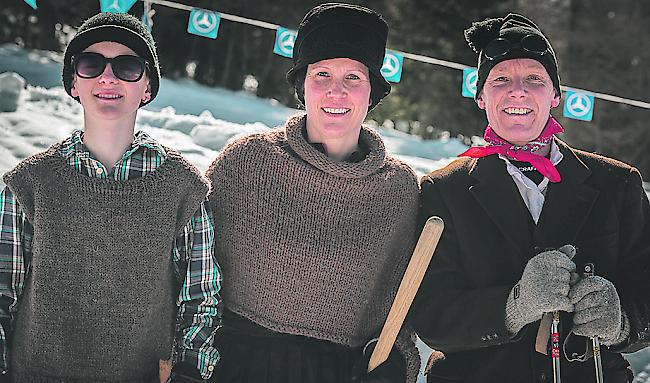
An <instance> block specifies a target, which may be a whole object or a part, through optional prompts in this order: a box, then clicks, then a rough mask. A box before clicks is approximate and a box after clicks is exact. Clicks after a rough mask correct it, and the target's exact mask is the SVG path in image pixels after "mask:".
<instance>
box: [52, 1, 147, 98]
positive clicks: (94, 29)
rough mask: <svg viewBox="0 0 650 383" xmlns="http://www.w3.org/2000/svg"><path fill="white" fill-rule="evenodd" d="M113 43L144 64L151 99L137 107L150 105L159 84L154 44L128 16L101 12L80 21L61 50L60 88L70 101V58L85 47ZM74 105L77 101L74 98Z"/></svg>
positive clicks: (140, 23) (145, 28)
mask: <svg viewBox="0 0 650 383" xmlns="http://www.w3.org/2000/svg"><path fill="white" fill-rule="evenodd" d="M102 41H113V42H117V43H120V44H123V45H125V46H127V47H129V48H131V49H132V50H133V51H134V52H135V53H137V54H138V56H140V57H142V58H144V59H145V60H147V63H148V66H147V67H148V69H149V72H148V75H149V86H150V87H151V98H150V99H149V101H147V102H143V103H141V105H140V106H143V105H146V104H148V103H150V102H151V101H153V99H154V98H156V95H157V94H158V88H159V84H160V64H159V63H158V55H157V54H156V43H155V42H154V40H153V36H151V32H149V30H148V29H147V27H146V26H145V25H144V24H143V23H142V22H141V21H140V20H138V19H137V18H136V17H134V16H131V15H129V14H128V13H109V12H103V13H99V14H96V15H95V16H93V17H91V18H89V19H88V20H86V21H84V23H83V24H81V26H80V27H79V29H78V30H77V33H76V34H75V35H74V37H73V38H72V40H71V41H70V43H69V44H68V46H67V47H66V49H65V55H64V57H63V87H64V88H65V91H66V92H68V94H69V95H70V97H72V94H71V93H70V90H71V89H72V75H73V74H74V68H73V67H72V56H74V55H75V54H77V53H79V52H82V51H83V50H84V49H86V48H88V47H89V46H91V45H93V44H95V43H98V42H102ZM75 99H76V100H77V101H79V100H78V98H75Z"/></svg>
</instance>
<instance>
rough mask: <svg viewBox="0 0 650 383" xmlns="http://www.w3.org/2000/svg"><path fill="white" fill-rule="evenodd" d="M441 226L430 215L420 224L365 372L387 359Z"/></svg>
mask: <svg viewBox="0 0 650 383" xmlns="http://www.w3.org/2000/svg"><path fill="white" fill-rule="evenodd" d="M444 227H445V225H444V222H443V221H442V219H441V218H439V217H435V216H434V217H430V218H429V219H428V220H427V222H426V223H425V224H424V228H423V229H422V233H421V234H420V238H419V239H418V243H417V245H415V249H414V250H413V255H411V260H410V261H409V264H408V266H407V267H406V271H405V272H404V277H402V282H401V283H400V285H399V288H398V289H397V295H396V296H395V300H394V301H393V305H392V306H391V308H390V311H389V312H388V317H387V318H386V322H385V323H384V327H383V328H382V330H381V334H380V335H379V341H378V342H377V345H376V346H375V350H374V351H373V352H372V355H371V356H370V361H369V362H368V372H370V371H372V370H374V369H375V368H377V366H379V365H380V364H382V363H384V362H385V361H386V359H388V355H389V354H390V350H391V349H392V348H393V344H394V343H395V340H396V339H397V334H398V333H399V330H400V328H402V324H403V323H404V319H406V314H407V313H408V311H409V308H410V307H411V303H413V299H414V298H415V293H417V291H418V288H419V287H420V284H421V283H422V279H423V278H424V273H425V272H426V271H427V268H428V267H429V263H430V262H431V258H433V253H434V252H435V251H436V247H437V246H438V241H439V240H440V236H441V235H442V230H443V229H444Z"/></svg>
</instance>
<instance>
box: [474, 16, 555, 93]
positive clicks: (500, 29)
mask: <svg viewBox="0 0 650 383" xmlns="http://www.w3.org/2000/svg"><path fill="white" fill-rule="evenodd" d="M530 35H534V36H539V37H541V41H543V43H545V44H546V47H542V50H544V52H543V53H537V52H535V51H531V50H527V49H525V48H526V44H523V45H524V46H523V47H522V39H523V38H525V37H526V38H527V37H528V36H530ZM465 39H466V40H467V43H468V45H469V46H470V47H471V48H472V49H473V50H474V51H475V52H476V53H478V54H479V56H478V80H477V82H476V96H475V98H478V97H479V95H480V93H481V91H482V90H483V85H485V80H486V79H487V76H488V74H489V73H490V71H491V70H492V68H494V66H495V65H497V64H498V63H500V62H502V61H505V60H511V59H519V58H528V59H533V60H536V61H538V62H539V63H541V64H542V65H543V66H544V68H545V69H546V72H548V75H549V77H550V78H551V81H553V87H554V88H555V90H556V92H557V94H558V95H560V96H561V95H562V92H561V91H560V77H559V75H558V72H557V60H556V58H555V52H554V51H553V47H551V43H550V42H549V41H548V39H546V37H545V36H544V34H543V33H542V31H541V30H540V29H539V27H538V26H537V25H535V23H533V22H532V21H530V20H529V19H527V18H526V17H524V16H522V15H518V14H515V13H510V14H508V16H506V17H505V18H496V19H485V20H483V21H479V22H475V23H472V26H471V27H470V28H468V29H466V30H465ZM497 39H501V40H507V42H509V43H510V44H511V45H509V50H506V52H505V53H504V54H502V55H499V56H497V57H494V58H492V59H490V58H488V57H487V56H486V52H485V48H486V47H488V46H489V45H490V44H491V43H494V41H495V40H497ZM504 43H505V41H504ZM507 45H508V44H507V43H506V46H507ZM535 50H536V51H537V49H535Z"/></svg>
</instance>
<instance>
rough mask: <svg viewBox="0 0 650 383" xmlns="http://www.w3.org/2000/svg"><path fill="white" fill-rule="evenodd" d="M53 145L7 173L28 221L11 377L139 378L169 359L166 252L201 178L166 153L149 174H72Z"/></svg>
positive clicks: (198, 193) (171, 298)
mask: <svg viewBox="0 0 650 383" xmlns="http://www.w3.org/2000/svg"><path fill="white" fill-rule="evenodd" d="M59 147H60V144H56V145H54V146H52V147H51V148H50V149H49V150H48V151H46V152H44V153H41V154H38V155H35V156H32V157H30V158H28V159H26V160H25V161H23V162H22V163H20V164H19V165H18V166H17V167H16V168H15V169H14V170H12V171H11V172H9V173H7V174H6V175H5V176H4V181H5V183H6V184H7V185H8V186H9V188H10V189H11V191H12V192H13V193H14V194H15V195H16V197H17V199H18V202H19V203H20V205H21V207H22V208H23V210H24V212H25V215H26V217H27V218H28V220H29V221H30V222H31V223H32V224H33V226H34V241H33V254H32V259H31V270H30V273H29V275H28V279H27V281H26V283H25V290H24V291H23V294H22V296H21V305H20V308H19V310H18V313H17V314H16V317H15V320H14V322H13V323H14V332H13V343H12V349H11V350H12V353H11V374H12V377H13V379H14V380H15V381H20V382H23V381H30V382H31V381H34V382H36V381H38V382H59V381H66V382H77V381H79V382H82V381H83V382H96V381H102V382H103V381H106V382H109V381H110V382H113V381H120V382H121V381H134V382H135V381H145V380H146V379H147V378H146V377H150V376H152V375H154V376H155V375H157V371H158V361H159V359H169V358H170V357H171V351H172V343H173V335H174V323H175V315H176V312H177V309H176V305H175V298H176V296H177V294H178V288H179V286H178V283H177V282H176V280H175V278H174V270H173V264H172V260H171V256H170V254H171V248H172V245H173V243H174V239H175V238H176V236H177V234H178V233H179V232H180V231H181V230H182V228H183V227H184V225H185V224H186V223H187V222H188V221H189V219H190V217H191V216H192V214H193V213H194V212H195V211H196V210H197V209H198V207H199V205H200V203H201V201H203V199H204V198H205V197H206V194H207V191H208V187H207V183H206V182H205V180H204V179H202V177H201V176H200V174H199V173H198V171H196V169H194V168H193V167H192V165H190V164H189V163H187V162H186V161H185V160H183V159H182V158H181V157H180V155H179V154H178V153H177V152H175V151H173V150H171V149H168V148H166V150H167V153H168V156H167V158H166V160H165V162H164V163H163V164H162V165H161V166H160V167H159V168H158V169H157V170H156V171H155V172H153V173H151V174H149V175H147V176H145V177H142V178H138V179H133V180H128V181H125V182H119V181H114V180H109V179H95V178H91V177H87V176H85V175H83V174H80V173H78V172H77V171H75V169H73V168H72V167H70V166H69V165H67V164H66V161H65V159H64V158H63V157H61V156H60V154H59ZM143 206H145V207H146V208H142V207H143Z"/></svg>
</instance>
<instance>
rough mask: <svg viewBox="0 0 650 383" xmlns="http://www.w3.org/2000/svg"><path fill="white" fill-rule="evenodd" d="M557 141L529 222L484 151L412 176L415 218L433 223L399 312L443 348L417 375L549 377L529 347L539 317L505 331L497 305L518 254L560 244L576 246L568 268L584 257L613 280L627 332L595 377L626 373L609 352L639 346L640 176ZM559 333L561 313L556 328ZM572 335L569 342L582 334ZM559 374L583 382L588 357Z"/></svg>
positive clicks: (648, 318) (517, 270) (647, 291)
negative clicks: (424, 267)
mask: <svg viewBox="0 0 650 383" xmlns="http://www.w3.org/2000/svg"><path fill="white" fill-rule="evenodd" d="M557 142H558V145H559V147H560V151H561V152H562V154H563V155H564V158H563V160H562V161H561V162H560V163H559V164H558V166H557V169H558V171H559V172H560V174H561V176H562V181H561V182H560V183H550V184H549V186H548V190H547V193H546V199H545V203H544V207H543V210H542V213H541V216H540V219H539V222H538V224H537V225H535V224H534V222H533V220H532V218H531V215H530V213H529V212H528V210H527V209H526V205H525V204H524V202H523V200H522V198H521V195H520V194H519V191H518V190H517V187H516V185H515V183H514V181H513V180H512V178H511V177H510V175H509V174H508V173H507V171H506V165H505V162H504V161H503V160H501V159H499V158H498V157H497V156H496V155H492V156H488V157H484V158H481V159H473V158H460V159H458V160H456V161H454V162H453V163H452V164H450V165H449V166H447V167H445V168H443V169H439V170H436V171H434V172H432V173H430V174H429V175H428V176H425V177H424V178H423V179H422V198H421V220H422V221H423V220H424V219H426V217H429V216H431V215H438V216H440V217H442V218H443V219H444V221H445V231H444V233H443V236H442V239H441V241H440V244H439V246H438V248H437V250H436V253H435V255H434V258H433V260H432V262H431V265H430V266H429V269H428V271H427V274H426V276H425V279H424V282H423V283H422V286H421V287H420V290H419V293H418V295H417V297H416V301H415V303H414V305H413V308H412V310H411V313H410V315H411V320H412V322H413V324H414V326H415V328H416V331H417V332H418V334H419V335H420V337H421V338H422V339H423V340H424V341H425V342H426V343H427V344H428V345H429V346H431V347H433V348H434V349H437V350H440V351H443V352H444V353H445V355H446V359H445V360H443V361H440V362H437V363H435V364H434V365H433V368H432V370H431V372H430V374H429V376H428V382H508V383H518V382H543V381H547V382H551V381H553V375H552V363H551V357H550V356H545V355H542V354H540V353H537V352H535V350H534V343H535V336H536V333H537V329H538V327H539V321H538V322H535V323H532V324H529V325H527V326H526V327H524V329H522V331H520V332H519V334H517V335H516V336H514V337H511V336H510V335H509V334H508V331H507V330H506V327H505V304H506V299H507V296H508V293H509V291H510V289H511V288H512V287H513V286H514V285H515V283H516V282H517V281H518V280H519V278H520V277H521V274H522V272H523V270H524V267H525V266H526V262H527V261H528V260H529V259H530V258H532V257H533V256H535V255H536V254H537V253H538V252H540V251H542V250H544V249H546V248H557V247H559V246H562V245H564V244H573V245H575V246H576V247H577V249H578V253H577V255H576V257H575V258H574V261H575V263H576V265H577V267H578V270H580V269H581V268H582V266H583V265H584V264H585V263H593V264H594V266H595V270H596V274H597V275H601V276H603V277H605V278H607V279H609V280H610V281H612V282H613V283H614V285H615V286H616V289H617V291H618V293H619V295H620V297H621V301H622V306H623V309H624V310H625V312H626V314H627V316H628V317H629V319H630V324H631V334H630V337H629V339H628V340H627V341H626V342H625V343H624V344H623V345H621V346H620V347H618V348H617V349H616V350H614V349H607V348H606V347H603V356H602V358H603V366H604V370H605V371H604V376H605V381H606V382H607V383H619V382H625V381H626V376H627V374H628V371H627V369H626V366H627V365H628V364H627V361H625V360H624V359H623V358H622V356H621V354H620V353H619V351H625V352H632V351H636V350H638V349H640V348H643V347H645V346H647V345H650V275H649V274H650V273H649V272H650V205H649V204H648V199H647V197H646V194H645V192H644V190H643V187H642V182H641V177H640V174H639V172H638V171H637V170H636V169H635V168H632V167H630V166H628V165H625V164H623V163H621V162H618V161H616V160H612V159H608V158H605V157H601V156H598V155H595V154H590V153H586V152H583V151H579V150H575V149H573V148H571V147H569V146H567V145H566V144H564V143H562V142H560V141H559V140H558V141H557ZM570 329H571V315H570V314H564V315H563V318H562V322H561V329H560V333H561V334H563V335H564V336H565V335H566V334H567V333H569V332H570ZM564 336H562V338H564ZM572 338H576V339H577V340H579V342H577V344H579V345H580V346H583V343H582V342H583V340H586V339H585V338H581V337H575V336H573V337H572ZM580 348H583V349H584V347H580ZM561 371H562V379H563V381H566V382H571V383H575V382H593V381H594V378H593V376H594V364H593V359H589V360H588V361H586V362H584V363H582V362H571V363H569V362H567V360H566V359H565V358H564V356H562V365H561Z"/></svg>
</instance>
